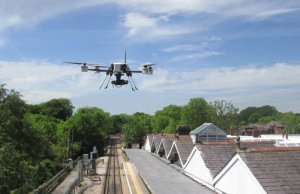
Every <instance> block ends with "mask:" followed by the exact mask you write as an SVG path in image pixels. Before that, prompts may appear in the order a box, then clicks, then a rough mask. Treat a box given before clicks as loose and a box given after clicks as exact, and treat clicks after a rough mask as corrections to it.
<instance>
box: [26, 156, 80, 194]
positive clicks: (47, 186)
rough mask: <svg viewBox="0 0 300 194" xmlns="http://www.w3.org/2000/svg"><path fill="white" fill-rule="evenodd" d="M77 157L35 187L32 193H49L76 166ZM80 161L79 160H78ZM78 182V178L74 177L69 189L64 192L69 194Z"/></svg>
mask: <svg viewBox="0 0 300 194" xmlns="http://www.w3.org/2000/svg"><path fill="white" fill-rule="evenodd" d="M79 161H80V160H79V158H78V159H77V160H75V161H74V163H73V162H72V163H69V164H68V165H66V166H65V168H64V169H62V170H61V171H60V172H59V173H57V174H56V175H55V176H54V177H53V178H52V179H50V180H49V181H47V182H46V183H43V184H42V185H40V186H39V187H38V188H37V189H35V190H34V191H33V192H32V193H33V194H50V193H51V192H53V191H54V189H55V188H56V187H57V186H58V185H59V184H60V183H61V182H62V181H63V180H64V179H65V177H66V176H67V175H68V174H69V173H70V171H71V170H72V168H73V166H77V163H78V162H79ZM79 163H80V162H79ZM78 183H79V180H78V179H76V180H75V181H74V182H73V183H72V185H71V186H70V187H69V189H68V190H67V191H66V192H65V193H64V194H71V192H72V191H74V189H75V187H76V185H77V184H78Z"/></svg>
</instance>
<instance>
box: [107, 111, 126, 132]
mask: <svg viewBox="0 0 300 194" xmlns="http://www.w3.org/2000/svg"><path fill="white" fill-rule="evenodd" d="M129 117H130V116H129V115H126V114H119V115H112V116H111V120H112V123H113V124H112V125H113V127H112V131H111V132H110V134H115V133H120V132H122V130H123V125H124V124H125V123H127V122H128V120H129Z"/></svg>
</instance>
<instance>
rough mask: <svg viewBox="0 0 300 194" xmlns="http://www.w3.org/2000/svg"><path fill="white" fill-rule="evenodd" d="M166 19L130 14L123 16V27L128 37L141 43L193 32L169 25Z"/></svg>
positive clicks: (186, 28)
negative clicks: (141, 41) (127, 30)
mask: <svg viewBox="0 0 300 194" xmlns="http://www.w3.org/2000/svg"><path fill="white" fill-rule="evenodd" d="M167 18H168V17H167V16H159V17H148V16H146V15H143V14H141V13H131V12H130V13H127V14H126V15H125V18H124V26H125V27H126V28H128V29H129V32H128V37H134V38H139V39H142V40H143V41H153V40H154V41H156V40H158V39H161V38H169V37H172V36H177V35H182V34H188V33H191V32H194V31H195V29H194V28H192V27H188V26H185V27H184V26H182V25H174V24H169V23H168V21H169V20H168V19H167Z"/></svg>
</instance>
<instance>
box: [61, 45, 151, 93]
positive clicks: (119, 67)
mask: <svg viewBox="0 0 300 194" xmlns="http://www.w3.org/2000/svg"><path fill="white" fill-rule="evenodd" d="M65 63H70V64H76V65H81V71H82V72H88V71H94V72H95V73H100V72H105V73H106V77H105V79H104V80H103V82H102V84H101V85H100V88H99V89H101V88H102V87H103V85H105V87H104V89H107V88H108V85H109V83H111V84H112V86H113V87H122V86H124V85H127V84H128V83H130V86H131V89H132V91H136V90H138V88H137V87H136V85H135V83H134V81H133V79H132V75H133V74H134V73H142V74H146V75H152V74H153V67H152V66H153V65H155V64H152V63H149V64H142V65H140V67H141V70H134V71H132V70H131V69H130V68H129V65H128V63H127V62H126V51H125V62H124V63H112V64H111V65H110V66H105V65H100V64H92V63H82V62H65ZM113 75H114V76H115V78H116V79H115V80H112V81H111V82H110V80H111V77H112V76H113ZM123 76H127V78H128V80H126V79H122V77H123ZM107 78H108V80H107Z"/></svg>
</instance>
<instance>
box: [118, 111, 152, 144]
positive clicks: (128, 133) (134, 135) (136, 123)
mask: <svg viewBox="0 0 300 194" xmlns="http://www.w3.org/2000/svg"><path fill="white" fill-rule="evenodd" d="M151 131H152V128H151V116H150V115H148V114H145V113H135V114H134V115H132V116H131V117H130V118H129V120H128V122H127V123H126V124H124V126H123V142H124V145H125V147H130V145H131V144H132V143H143V142H144V139H143V138H144V136H145V135H146V134H147V133H150V132H151Z"/></svg>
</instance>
